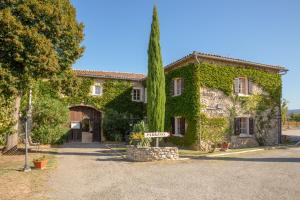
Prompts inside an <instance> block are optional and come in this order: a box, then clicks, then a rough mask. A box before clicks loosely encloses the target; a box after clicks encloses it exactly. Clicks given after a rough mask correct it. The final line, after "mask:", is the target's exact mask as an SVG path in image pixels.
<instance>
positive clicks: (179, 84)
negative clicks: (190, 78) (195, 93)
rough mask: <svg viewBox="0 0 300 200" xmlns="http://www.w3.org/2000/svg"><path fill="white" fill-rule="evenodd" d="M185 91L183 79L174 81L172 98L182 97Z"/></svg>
mask: <svg viewBox="0 0 300 200" xmlns="http://www.w3.org/2000/svg"><path fill="white" fill-rule="evenodd" d="M183 89H184V81H183V79H182V78H175V79H172V84H171V96H180V95H181V94H182V92H183Z"/></svg>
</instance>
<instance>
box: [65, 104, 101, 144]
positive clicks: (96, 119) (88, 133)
mask: <svg viewBox="0 0 300 200" xmlns="http://www.w3.org/2000/svg"><path fill="white" fill-rule="evenodd" d="M69 110H70V123H71V124H70V132H69V135H68V142H84V143H89V142H100V141H101V129H102V127H101V121H102V113H101V112H100V111H99V110H97V109H96V108H94V107H92V106H87V105H75V106H71V107H69Z"/></svg>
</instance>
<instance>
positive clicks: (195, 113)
mask: <svg viewBox="0 0 300 200" xmlns="http://www.w3.org/2000/svg"><path fill="white" fill-rule="evenodd" d="M199 69H200V68H199V66H197V65H194V64H190V65H187V66H184V67H181V68H178V69H175V70H173V71H170V72H168V73H167V74H166V117H165V121H166V124H165V129H166V130H168V131H170V130H171V117H173V116H181V117H184V118H185V119H186V122H187V124H188V126H187V131H186V134H185V135H184V137H171V138H170V140H171V142H173V143H175V144H176V145H180V146H183V145H185V146H190V145H192V144H193V143H194V142H195V141H196V140H197V137H198V136H197V134H196V133H197V132H199V128H200V124H199V122H200V120H199V119H200V101H199V100H200V80H199V78H200V75H199V72H200V70H199ZM177 77H181V78H183V80H184V90H183V93H182V94H181V95H180V96H174V97H173V96H172V95H171V93H170V87H171V80H172V79H173V78H177Z"/></svg>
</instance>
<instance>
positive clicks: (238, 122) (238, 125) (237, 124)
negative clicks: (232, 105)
mask: <svg viewBox="0 0 300 200" xmlns="http://www.w3.org/2000/svg"><path fill="white" fill-rule="evenodd" d="M239 134H241V118H235V119H234V135H239Z"/></svg>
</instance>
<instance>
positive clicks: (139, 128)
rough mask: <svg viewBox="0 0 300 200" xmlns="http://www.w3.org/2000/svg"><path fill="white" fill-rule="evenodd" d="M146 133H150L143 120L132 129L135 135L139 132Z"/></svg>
mask: <svg viewBox="0 0 300 200" xmlns="http://www.w3.org/2000/svg"><path fill="white" fill-rule="evenodd" d="M146 131H148V126H147V124H145V122H144V121H143V120H142V121H140V122H138V123H136V124H135V125H134V126H133V128H132V132H133V133H138V132H142V133H145V132H146Z"/></svg>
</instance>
